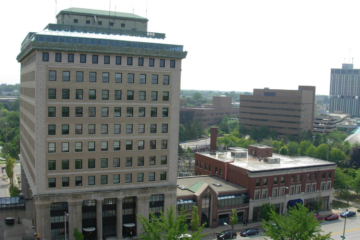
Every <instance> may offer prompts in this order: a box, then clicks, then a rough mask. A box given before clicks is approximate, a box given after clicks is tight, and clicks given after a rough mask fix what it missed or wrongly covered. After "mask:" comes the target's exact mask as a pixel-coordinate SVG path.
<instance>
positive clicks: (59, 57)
mask: <svg viewBox="0 0 360 240" xmlns="http://www.w3.org/2000/svg"><path fill="white" fill-rule="evenodd" d="M55 62H61V53H55Z"/></svg>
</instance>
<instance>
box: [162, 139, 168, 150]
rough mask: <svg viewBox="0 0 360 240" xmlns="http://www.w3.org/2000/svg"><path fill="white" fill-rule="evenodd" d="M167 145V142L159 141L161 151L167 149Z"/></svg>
mask: <svg viewBox="0 0 360 240" xmlns="http://www.w3.org/2000/svg"><path fill="white" fill-rule="evenodd" d="M167 144H168V141H167V140H161V149H167Z"/></svg>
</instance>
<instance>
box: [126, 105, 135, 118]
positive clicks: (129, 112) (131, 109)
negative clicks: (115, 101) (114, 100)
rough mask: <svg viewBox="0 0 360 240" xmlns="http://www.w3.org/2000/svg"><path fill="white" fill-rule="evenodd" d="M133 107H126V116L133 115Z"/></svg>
mask: <svg viewBox="0 0 360 240" xmlns="http://www.w3.org/2000/svg"><path fill="white" fill-rule="evenodd" d="M133 113H134V111H133V108H132V107H128V108H126V117H133Z"/></svg>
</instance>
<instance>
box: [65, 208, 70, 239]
mask: <svg viewBox="0 0 360 240" xmlns="http://www.w3.org/2000/svg"><path fill="white" fill-rule="evenodd" d="M68 216H69V214H68V213H67V212H64V225H65V240H67V238H66V218H67V217H68Z"/></svg>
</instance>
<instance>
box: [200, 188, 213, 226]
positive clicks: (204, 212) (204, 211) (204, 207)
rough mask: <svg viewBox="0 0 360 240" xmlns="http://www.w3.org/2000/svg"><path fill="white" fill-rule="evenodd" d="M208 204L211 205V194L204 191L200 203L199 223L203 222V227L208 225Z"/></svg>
mask: <svg viewBox="0 0 360 240" xmlns="http://www.w3.org/2000/svg"><path fill="white" fill-rule="evenodd" d="M210 206H211V194H210V193H206V194H204V196H203V198H202V204H201V225H203V224H204V223H205V227H206V228H208V227H210V209H211V208H210Z"/></svg>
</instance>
